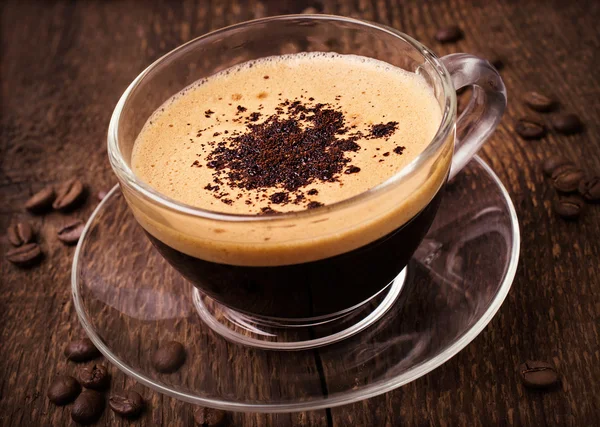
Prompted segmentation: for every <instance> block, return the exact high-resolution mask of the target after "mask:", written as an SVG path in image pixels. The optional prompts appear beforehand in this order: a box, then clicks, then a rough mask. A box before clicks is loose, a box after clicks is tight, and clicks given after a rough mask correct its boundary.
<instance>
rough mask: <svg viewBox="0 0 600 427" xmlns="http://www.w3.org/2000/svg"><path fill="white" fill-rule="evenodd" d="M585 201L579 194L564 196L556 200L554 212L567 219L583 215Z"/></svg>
mask: <svg viewBox="0 0 600 427" xmlns="http://www.w3.org/2000/svg"><path fill="white" fill-rule="evenodd" d="M584 205H585V202H584V201H583V199H582V198H581V197H579V196H569V197H562V198H558V199H555V200H554V204H553V207H554V212H556V213H557V214H558V215H559V216H561V217H563V218H565V219H575V218H578V217H579V215H581V212H582V211H583V208H584Z"/></svg>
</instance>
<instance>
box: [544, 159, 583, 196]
mask: <svg viewBox="0 0 600 427" xmlns="http://www.w3.org/2000/svg"><path fill="white" fill-rule="evenodd" d="M584 177H585V174H584V173H583V171H582V170H581V169H579V168H578V167H577V166H574V165H568V164H567V165H563V166H559V167H558V168H556V169H554V172H552V185H553V186H554V188H556V190H558V191H560V192H561V193H572V192H573V191H577V188H578V187H579V183H580V182H581V180H582V179H583V178H584Z"/></svg>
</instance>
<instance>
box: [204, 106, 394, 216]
mask: <svg viewBox="0 0 600 427" xmlns="http://www.w3.org/2000/svg"><path fill="white" fill-rule="evenodd" d="M309 99H310V100H312V99H313V98H312V97H311V98H309ZM208 111H210V110H208ZM237 111H238V114H242V113H245V112H246V111H247V109H246V108H245V107H243V106H241V105H238V106H237ZM240 119H242V118H240ZM244 123H245V125H246V129H245V130H244V131H243V132H241V133H233V134H231V135H222V137H223V139H221V140H219V141H213V142H211V143H210V144H209V145H210V147H211V150H210V152H209V153H208V155H207V156H206V166H207V167H208V168H210V169H213V170H214V173H213V183H212V184H211V183H209V184H208V185H207V186H206V187H204V188H205V189H207V190H209V191H213V192H216V191H218V189H219V186H218V185H213V184H217V183H221V184H222V183H223V182H226V183H227V185H228V186H229V187H230V188H233V189H236V188H237V189H241V190H259V191H267V190H269V189H275V190H276V192H274V193H273V194H271V195H270V196H268V200H269V201H270V202H271V203H273V204H287V203H294V204H300V203H302V204H306V207H307V208H308V209H313V208H316V207H319V206H321V205H322V204H321V203H320V202H316V201H308V200H306V198H305V197H304V193H303V191H302V188H304V187H306V186H308V185H310V184H311V183H314V182H339V178H340V176H341V174H342V173H346V174H354V173H359V172H360V168H359V167H357V166H355V165H352V164H351V162H352V159H351V158H350V157H349V156H348V153H351V152H357V151H358V150H360V149H361V147H360V145H359V144H358V143H357V141H359V140H361V139H364V138H367V139H375V138H387V137H389V136H390V135H392V134H393V133H394V132H395V131H396V128H397V124H398V123H397V122H388V123H385V124H383V123H382V124H376V125H373V126H372V127H371V129H370V133H369V134H368V135H364V134H363V133H361V132H360V131H357V130H352V129H353V128H349V127H348V126H347V125H346V117H345V116H344V114H343V112H342V111H341V110H340V109H339V108H337V109H336V108H335V107H333V106H331V105H329V104H320V103H316V104H313V103H309V104H306V103H304V101H299V100H297V99H296V100H284V101H283V102H281V103H280V104H279V105H278V106H277V107H276V109H275V114H272V115H270V116H268V117H267V116H263V115H262V114H261V113H259V112H252V113H250V114H248V115H246V116H245V119H244ZM214 136H219V135H217V133H215V134H214ZM396 149H398V147H396ZM396 149H395V150H394V152H396ZM292 193H293V194H294V195H295V198H291V197H290V195H291V194H292ZM317 193H318V192H317V190H316V189H312V190H309V191H308V192H307V193H306V194H308V195H315V194H317ZM263 196H265V195H264V194H263ZM215 197H217V198H219V199H222V197H223V196H222V195H217V194H215ZM221 201H222V202H224V203H229V202H230V201H229V199H225V200H223V199H222V200H221ZM268 209H269V210H268V211H265V208H263V209H262V211H261V212H262V213H273V212H274V211H273V210H272V208H268Z"/></svg>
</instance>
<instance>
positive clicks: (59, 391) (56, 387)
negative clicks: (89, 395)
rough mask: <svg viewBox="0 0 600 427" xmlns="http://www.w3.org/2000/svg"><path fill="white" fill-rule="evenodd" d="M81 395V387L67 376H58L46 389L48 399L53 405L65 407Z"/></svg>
mask: <svg viewBox="0 0 600 427" xmlns="http://www.w3.org/2000/svg"><path fill="white" fill-rule="evenodd" d="M79 393H81V386H80V385H79V383H78V382H77V380H76V379H75V378H73V377H71V376H69V375H59V376H57V377H56V378H54V380H53V381H52V384H50V387H48V393H47V396H48V399H50V402H52V403H54V404H55V405H59V406H62V405H66V404H67V403H69V402H72V401H73V400H75V398H76V397H77V396H78V395H79Z"/></svg>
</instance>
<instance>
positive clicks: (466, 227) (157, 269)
mask: <svg viewBox="0 0 600 427" xmlns="http://www.w3.org/2000/svg"><path fill="white" fill-rule="evenodd" d="M444 191H445V195H444V198H443V200H442V205H441V207H440V209H439V213H438V215H437V217H436V219H435V221H434V224H433V226H432V228H431V230H430V231H429V233H428V235H427V236H426V238H425V240H424V241H423V243H422V244H421V246H420V247H419V248H418V249H417V252H416V254H415V256H414V257H413V259H412V260H411V262H410V264H409V265H408V267H407V271H406V278H405V280H404V281H403V285H402V288H401V290H400V291H399V295H398V296H397V297H395V299H394V300H393V301H392V304H391V306H390V307H389V308H387V309H386V311H385V313H384V314H383V315H381V316H380V317H379V318H378V320H377V321H375V322H373V323H371V324H370V325H369V326H368V327H366V328H363V329H361V330H360V331H358V332H357V333H355V334H354V335H352V336H349V337H347V338H345V339H342V340H340V341H337V342H335V343H333V344H329V345H324V346H321V347H318V348H308V349H303V350H296V351H283V350H274V349H261V348H256V347H252V346H248V345H242V344H240V343H235V342H232V341H230V340H227V339H225V338H223V337H222V336H221V335H220V334H219V333H217V332H215V330H213V327H211V326H209V325H207V324H206V323H204V321H202V320H201V317H200V315H199V314H198V301H197V299H198V298H199V297H198V295H197V294H196V296H195V297H194V290H195V288H194V287H193V286H192V285H191V284H190V283H188V282H187V281H186V280H185V279H183V278H182V277H181V276H180V275H179V274H178V273H177V272H176V271H175V270H173V269H172V268H171V267H170V266H169V265H168V264H167V263H166V261H164V260H163V259H162V258H161V257H160V255H159V254H158V253H157V252H156V251H155V249H154V248H153V247H152V244H151V243H150V241H149V240H148V238H147V237H146V236H145V235H144V232H143V231H142V229H141V227H140V226H139V225H138V224H137V223H136V222H135V220H134V218H133V216H132V215H131V213H130V212H129V210H128V208H127V205H126V203H125V200H124V199H123V196H122V194H121V192H120V190H119V189H118V187H115V188H113V189H112V190H111V192H110V193H109V194H108V195H107V196H106V197H105V199H104V200H103V201H102V202H101V203H100V205H99V206H98V208H97V209H96V210H95V212H94V213H93V215H92V216H91V218H90V220H89V221H88V223H87V225H86V228H85V231H84V234H83V235H82V237H81V239H80V241H79V245H78V247H77V251H76V253H75V259H74V262H73V271H72V291H73V299H74V301H75V307H76V310H77V314H78V316H79V319H80V321H81V323H82V324H83V327H84V328H85V330H86V332H87V334H88V335H89V337H90V338H91V339H92V341H94V343H95V344H96V346H97V347H98V349H99V350H100V351H101V352H102V353H103V354H104V356H105V357H106V358H107V359H108V360H110V361H111V362H112V363H114V364H115V365H116V366H117V367H118V368H119V369H121V370H122V371H124V372H125V373H126V374H128V375H130V376H131V377H133V378H135V379H136V380H137V381H138V382H140V383H142V384H145V385H146V386H148V387H151V388H153V389H155V390H157V391H159V392H161V393H165V394H168V395H170V396H173V397H175V398H178V399H181V400H185V401H188V402H191V403H194V404H198V405H203V406H211V407H216V408H220V409H225V410H231V411H247V412H290V411H305V410H313V409H319V408H327V407H333V406H339V405H344V404H347V403H351V402H356V401H359V400H362V399H366V398H369V397H373V396H376V395H379V394H382V393H385V392H387V391H390V390H392V389H394V388H397V387H400V386H402V385H403V384H406V383H408V382H410V381H413V380H415V379H417V378H419V377H420V376H422V375H425V374H426V373H428V372H430V371H431V370H433V369H435V368H436V367H438V366H440V365H441V364H442V363H444V362H446V361H447V360H448V359H450V358H451V357H452V356H454V355H455V354H456V353H458V352H459V351H460V350H461V349H463V348H464V347H465V346H466V345H467V344H469V343H470V342H471V341H472V340H473V339H474V338H475V337H476V336H477V335H478V334H479V333H480V332H481V331H482V330H483V328H484V327H485V326H486V325H487V324H488V323H489V321H490V320H491V319H492V317H493V316H494V314H495V313H496V312H497V310H498V309H499V308H500V305H501V304H502V302H503V301H504V298H505V297H506V295H507V293H508V291H509V289H510V286H511V284H512V281H513V279H514V276H515V272H516V269H517V262H518V258H519V242H520V237H519V226H518V222H517V217H516V213H515V210H514V206H513V204H512V202H511V200H510V198H509V196H508V194H507V192H506V190H505V188H504V186H503V185H502V183H501V182H500V180H499V179H498V177H497V176H496V175H495V174H494V172H493V171H492V170H491V169H490V168H489V166H487V165H486V164H485V163H484V162H483V161H482V160H481V159H480V158H478V157H475V158H474V159H473V160H472V161H471V162H470V163H469V164H468V165H467V167H465V169H463V171H462V172H461V173H459V174H458V175H457V176H456V177H455V178H454V180H453V181H452V182H450V183H449V184H448V186H447V187H446V189H445V190H444ZM195 299H196V301H195ZM213 326H214V325H213ZM169 340H176V341H180V342H182V343H183V344H184V345H185V347H186V350H187V360H186V362H185V364H184V365H183V367H182V368H181V369H180V370H179V371H177V372H176V373H173V374H160V373H157V372H156V371H154V370H153V369H152V366H151V362H150V360H151V356H152V353H153V351H154V350H155V349H156V348H157V346H158V345H159V343H163V342H166V341H169Z"/></svg>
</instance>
